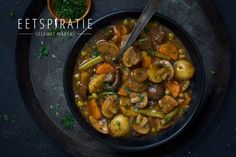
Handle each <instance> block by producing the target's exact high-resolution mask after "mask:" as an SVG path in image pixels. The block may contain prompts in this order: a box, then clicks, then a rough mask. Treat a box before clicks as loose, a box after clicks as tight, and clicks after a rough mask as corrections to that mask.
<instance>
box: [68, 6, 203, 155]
mask: <svg viewBox="0 0 236 157" xmlns="http://www.w3.org/2000/svg"><path fill="white" fill-rule="evenodd" d="M141 12H142V10H140V9H128V10H119V11H115V12H111V13H108V14H106V15H105V16H102V17H100V18H98V19H97V20H96V21H95V22H93V24H92V25H91V27H92V26H94V25H96V24H97V23H99V22H101V21H103V20H105V19H106V18H109V17H110V16H115V15H118V14H124V13H137V14H141ZM154 16H155V17H158V18H162V19H164V20H166V21H167V22H168V23H170V24H172V25H173V26H174V27H175V28H176V29H177V30H179V31H180V32H181V33H183V35H184V36H185V37H186V39H187V40H188V41H189V42H190V43H191V44H192V47H193V48H194V51H195V55H196V56H197V58H198V59H199V60H198V61H199V66H200V73H201V86H200V93H199V94H198V95H199V96H198V97H199V99H197V100H196V104H194V105H197V107H195V108H194V110H193V111H192V112H191V115H190V116H189V117H188V119H187V120H186V121H185V123H184V124H182V125H181V127H180V128H179V129H178V130H177V131H175V132H174V133H173V134H171V135H170V136H168V137H167V138H165V139H163V140H161V141H158V142H155V143H152V144H148V145H144V146H132V147H127V146H122V145H114V144H112V143H109V142H107V141H106V140H104V139H101V138H100V137H98V136H97V135H95V134H94V132H93V131H92V130H91V127H89V128H88V127H86V126H84V124H83V123H82V122H81V121H80V120H79V119H78V115H77V113H76V112H75V110H74V108H73V105H72V104H75V102H74V101H73V103H72V102H71V100H70V96H69V94H68V90H69V89H68V84H67V83H68V81H67V70H68V63H69V59H70V56H71V54H72V52H73V49H74V48H75V46H76V44H77V43H78V41H79V39H80V38H81V37H82V36H83V34H84V33H85V32H86V31H88V29H85V30H84V31H83V32H82V33H81V34H80V35H79V36H78V37H77V38H76V40H75V42H74V43H73V45H72V47H71V49H70V50H69V53H68V54H67V58H66V61H65V66H64V72H63V86H64V92H65V96H66V100H67V104H68V105H69V108H70V110H71V112H72V114H73V116H74V117H75V119H76V121H77V122H78V123H79V125H80V126H81V128H83V129H84V130H85V131H86V132H88V134H89V135H91V136H92V137H94V138H95V139H97V140H98V141H100V142H102V143H104V144H106V145H108V146H111V148H113V149H114V150H116V151H117V150H118V151H119V152H120V151H121V152H123V151H124V152H133V151H142V150H147V149H150V148H153V147H157V146H160V145H163V144H165V143H167V142H169V141H170V140H172V139H173V138H175V137H176V136H177V135H179V134H180V133H181V132H182V131H183V130H185V129H186V127H187V126H189V125H190V124H191V122H192V121H193V120H194V118H195V117H196V115H197V113H198V112H200V109H201V105H203V104H202V103H203V95H204V91H205V68H204V64H203V59H202V57H201V54H200V52H199V49H198V47H197V45H196V43H195V42H194V40H193V39H192V37H191V36H190V35H189V33H188V32H187V31H185V30H184V29H183V28H182V27H181V26H180V25H179V24H178V23H177V22H175V21H174V20H172V19H171V18H169V17H167V16H165V15H163V14H160V13H155V15H154ZM121 19H122V17H121ZM166 27H167V28H168V26H166ZM169 29H170V28H169ZM84 44H85V43H84ZM78 54H79V51H78ZM78 54H77V55H78ZM77 55H76V56H77ZM70 83H72V82H70ZM70 90H73V89H70ZM73 100H74V98H73ZM192 105H193V104H192ZM187 112H188V111H187ZM84 119H85V118H84ZM175 125H176V124H175ZM114 139H115V138H114Z"/></svg>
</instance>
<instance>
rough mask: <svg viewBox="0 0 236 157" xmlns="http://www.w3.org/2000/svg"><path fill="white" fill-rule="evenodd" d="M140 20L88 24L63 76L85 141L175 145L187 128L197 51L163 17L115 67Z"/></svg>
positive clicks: (200, 82)
mask: <svg viewBox="0 0 236 157" xmlns="http://www.w3.org/2000/svg"><path fill="white" fill-rule="evenodd" d="M140 14H141V12H140V11H132V10H131V11H119V12H115V13H112V14H109V15H106V16H104V17H102V18H100V19H99V20H97V21H96V22H94V24H93V25H92V29H91V30H88V29H87V30H85V31H84V32H83V33H82V35H81V36H79V37H78V39H77V40H76V42H75V44H74V46H73V47H72V49H71V51H70V52H69V54H68V57H67V60H66V64H65V69H64V89H65V95H66V99H67V102H68V104H69V106H70V109H71V111H72V113H73V115H74V117H75V119H76V120H77V121H78V123H79V124H80V125H81V127H82V128H83V129H84V130H85V131H86V132H88V133H89V134H90V135H92V136H93V137H95V138H96V139H98V140H99V141H101V142H103V143H105V144H108V145H110V146H112V147H113V148H115V149H118V150H123V151H137V150H144V149H149V148H152V147H155V146H158V145H161V144H163V143H166V142H167V141H169V140H171V139H173V138H174V137H175V136H177V135H178V134H179V133H181V132H182V131H183V130H184V128H186V127H187V126H188V125H189V124H190V123H191V122H192V121H193V119H194V117H195V116H196V114H197V113H198V111H199V108H200V106H201V99H202V95H203V91H204V67H203V63H202V59H201V56H200V54H199V51H198V48H197V47H196V45H195V43H194V41H193V40H192V39H191V37H190V36H189V35H188V33H187V32H186V31H185V30H184V29H183V28H182V27H181V26H179V25H178V24H177V23H176V22H174V21H173V20H171V19H169V18H168V17H166V16H164V15H161V14H155V15H154V16H153V18H152V19H151V21H150V22H149V23H148V24H147V26H146V27H145V28H144V30H143V31H142V32H141V34H140V35H139V37H138V39H137V40H136V41H135V42H134V44H133V45H132V46H131V47H130V48H128V49H127V50H126V51H125V53H124V55H123V57H122V59H121V60H120V62H119V63H118V64H115V63H114V59H115V58H116V56H117V55H118V54H119V51H120V49H121V47H122V46H123V45H124V43H125V42H126V40H127V39H128V37H129V34H130V33H131V31H132V29H133V28H134V26H135V24H136V22H137V19H138V17H139V16H140ZM85 34H86V35H85Z"/></svg>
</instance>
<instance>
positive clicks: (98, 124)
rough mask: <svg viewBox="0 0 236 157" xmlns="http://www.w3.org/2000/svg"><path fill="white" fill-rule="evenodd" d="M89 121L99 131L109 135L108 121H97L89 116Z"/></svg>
mask: <svg viewBox="0 0 236 157" xmlns="http://www.w3.org/2000/svg"><path fill="white" fill-rule="evenodd" d="M89 120H90V122H91V124H92V125H93V127H94V128H95V129H96V130H97V131H99V132H101V133H103V134H108V132H109V131H108V125H107V121H106V119H101V120H96V119H95V118H94V117H93V116H89Z"/></svg>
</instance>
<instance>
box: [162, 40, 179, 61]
mask: <svg viewBox="0 0 236 157" xmlns="http://www.w3.org/2000/svg"><path fill="white" fill-rule="evenodd" d="M159 52H160V53H161V54H163V55H166V56H168V57H170V58H171V59H173V60H177V59H178V56H179V51H178V49H177V48H176V46H175V45H173V44H171V43H165V44H162V45H161V46H160V48H159Z"/></svg>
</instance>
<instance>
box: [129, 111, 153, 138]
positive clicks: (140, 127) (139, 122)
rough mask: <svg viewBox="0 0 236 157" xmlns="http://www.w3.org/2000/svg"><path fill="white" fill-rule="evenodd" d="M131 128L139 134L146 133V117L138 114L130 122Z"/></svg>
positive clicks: (147, 128) (147, 125)
mask: <svg viewBox="0 0 236 157" xmlns="http://www.w3.org/2000/svg"><path fill="white" fill-rule="evenodd" d="M132 128H133V129H134V130H135V131H137V132H138V133H140V134H147V133H148V132H149V131H150V125H149V123H148V118H147V117H144V116H142V115H141V114H139V115H138V116H137V117H136V118H135V119H134V122H133V124H132Z"/></svg>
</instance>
